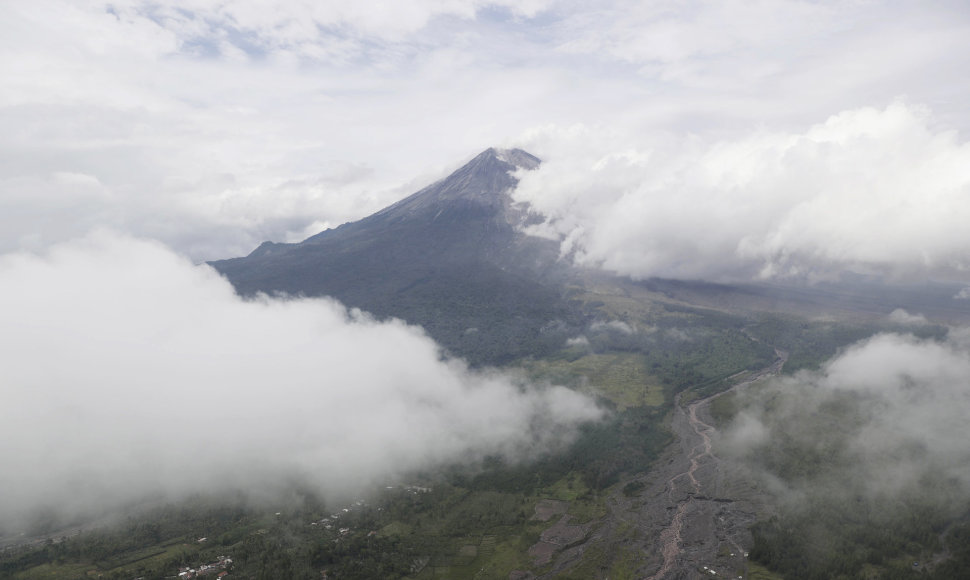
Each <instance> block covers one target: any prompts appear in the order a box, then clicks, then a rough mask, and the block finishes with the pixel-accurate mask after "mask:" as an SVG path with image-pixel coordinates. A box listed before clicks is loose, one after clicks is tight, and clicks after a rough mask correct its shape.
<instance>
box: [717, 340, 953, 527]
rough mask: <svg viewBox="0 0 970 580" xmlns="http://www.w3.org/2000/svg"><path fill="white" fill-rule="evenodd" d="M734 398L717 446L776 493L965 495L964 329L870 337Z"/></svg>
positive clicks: (944, 498) (949, 500) (944, 500)
mask: <svg viewBox="0 0 970 580" xmlns="http://www.w3.org/2000/svg"><path fill="white" fill-rule="evenodd" d="M741 404H742V408H743V409H744V410H743V411H742V412H741V413H740V414H739V416H738V417H737V419H736V420H735V422H734V425H733V427H732V428H731V429H729V430H728V431H727V433H726V435H725V438H724V441H723V450H724V451H725V452H726V453H728V454H729V455H731V456H733V457H735V458H737V459H740V460H741V461H742V462H743V464H746V465H748V466H749V467H750V468H751V469H753V472H754V473H756V474H759V475H760V476H761V477H762V478H763V480H762V481H763V482H764V483H766V485H768V488H769V489H773V490H774V491H775V492H776V493H777V494H778V496H779V497H780V498H782V499H783V500H784V499H787V500H791V501H794V502H795V503H796V504H797V503H799V502H800V500H801V498H804V497H806V496H808V497H822V496H827V497H829V498H838V499H845V498H860V497H863V498H868V499H870V500H880V501H885V500H892V499H894V498H900V497H914V496H916V497H924V498H926V499H931V500H932V501H935V502H940V503H941V504H942V505H945V506H948V509H961V506H963V505H966V504H965V503H963V502H966V500H967V499H970V448H968V446H967V441H970V422H968V420H967V417H970V331H967V330H951V331H950V333H949V336H948V337H947V338H946V339H945V340H943V341H937V340H932V339H919V338H916V337H914V336H912V335H903V334H881V335H877V336H874V337H872V338H870V339H867V340H864V341H862V342H860V343H857V344H855V345H853V346H852V347H850V348H848V349H847V350H846V351H845V352H844V353H842V354H841V355H840V356H837V357H836V358H834V359H833V360H831V361H830V362H829V363H827V364H826V365H825V366H824V367H823V368H822V369H821V370H819V371H816V372H801V373H799V374H797V375H795V376H794V377H788V378H784V379H778V380H775V381H774V382H773V383H772V384H770V385H768V386H767V387H765V388H753V389H750V390H749V391H747V392H746V393H745V394H744V395H742V397H741ZM947 494H955V495H949V496H948V495H947ZM881 505H882V508H881V509H884V510H889V509H890V507H892V506H891V505H890V504H886V503H882V504H881Z"/></svg>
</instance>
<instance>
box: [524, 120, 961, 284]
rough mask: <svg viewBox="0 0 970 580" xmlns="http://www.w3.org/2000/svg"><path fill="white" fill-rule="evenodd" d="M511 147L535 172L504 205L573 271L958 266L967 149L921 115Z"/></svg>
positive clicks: (585, 134) (816, 271) (544, 139)
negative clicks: (569, 260)
mask: <svg viewBox="0 0 970 580" xmlns="http://www.w3.org/2000/svg"><path fill="white" fill-rule="evenodd" d="M523 141H524V143H525V144H526V147H529V148H532V149H534V150H536V152H537V153H538V154H539V155H540V156H545V159H546V162H545V163H544V164H543V165H542V166H541V167H540V168H539V170H538V171H535V172H529V173H527V174H524V175H522V180H521V183H520V186H519V188H518V190H517V192H516V194H515V195H516V197H517V198H519V199H520V200H524V201H529V202H530V203H532V204H533V205H534V206H535V207H536V209H538V210H539V211H540V212H542V213H544V214H546V215H547V216H549V217H550V221H549V222H548V223H547V224H544V225H543V226H541V227H540V229H541V230H543V231H544V232H545V233H546V234H549V233H554V234H557V235H559V236H560V237H561V238H562V239H563V251H564V253H567V254H569V253H574V254H575V259H576V261H578V262H580V263H583V264H599V265H602V266H603V267H605V268H608V269H611V270H615V271H617V272H620V273H622V274H627V275H631V276H635V277H648V276H666V277H675V278H722V279H724V278H734V279H737V278H742V279H743V278H751V277H765V278H771V277H799V278H804V277H816V276H826V275H830V274H831V273H833V272H837V271H838V270H840V269H845V268H849V269H860V270H863V271H878V272H885V273H890V274H899V273H901V272H920V273H923V274H926V273H933V274H943V275H956V274H959V273H960V272H962V271H964V270H966V269H967V268H968V267H970V262H968V261H967V259H966V249H967V248H968V247H970V233H968V230H967V229H966V227H965V224H966V223H967V220H968V219H970V200H968V198H967V196H966V192H967V191H970V169H968V168H970V146H968V145H967V144H966V143H965V142H964V141H962V140H960V138H959V137H958V135H957V134H956V133H954V132H952V131H945V130H939V129H937V128H935V126H934V122H933V117H932V116H931V115H930V113H929V112H928V111H927V110H926V109H925V108H923V107H918V106H912V105H908V104H905V103H903V102H894V103H893V104H891V105H889V106H887V107H885V108H882V109H875V108H862V109H856V110H851V111H845V112H842V113H839V114H838V115H834V116H832V117H830V118H828V119H827V120H826V121H825V122H823V123H819V124H816V125H813V126H811V127H809V128H808V129H807V130H804V131H802V132H795V133H778V132H768V131H755V132H753V133H749V134H748V135H746V136H744V137H740V138H737V139H730V140H708V139H702V138H698V137H689V138H680V137H670V136H667V137H664V136H661V137H659V138H643V137H641V136H640V135H639V134H636V133H631V132H625V131H619V130H617V129H615V128H609V129H600V128H597V127H574V128H571V129H568V130H565V131H564V130H561V129H557V128H550V129H543V130H539V131H535V132H533V133H531V134H527V135H525V136H524V137H523Z"/></svg>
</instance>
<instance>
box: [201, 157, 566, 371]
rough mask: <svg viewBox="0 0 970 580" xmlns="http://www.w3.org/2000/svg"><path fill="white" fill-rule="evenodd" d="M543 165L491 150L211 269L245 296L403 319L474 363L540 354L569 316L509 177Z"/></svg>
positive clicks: (551, 253) (547, 252) (550, 251)
mask: <svg viewBox="0 0 970 580" xmlns="http://www.w3.org/2000/svg"><path fill="white" fill-rule="evenodd" d="M539 163H540V160H539V159H538V158H537V157H535V156H533V155H531V154H529V153H526V152H525V151H522V150H520V149H494V148H493V149H488V150H486V151H483V152H482V153H480V154H479V155H477V156H476V157H475V158H474V159H472V160H471V161H469V162H468V163H467V164H465V165H464V166H462V167H461V168H459V169H458V170H457V171H455V172H454V173H452V174H451V175H449V176H448V177H446V178H445V179H443V180H441V181H438V182H436V183H434V184H432V185H429V186H428V187H425V188H424V189H422V190H420V191H418V192H417V193H414V194H413V195H411V196H409V197H407V198H405V199H403V200H401V201H399V202H397V203H395V204H393V205H391V206H388V207H386V208H384V209H383V210H381V211H379V212H377V213H375V214H373V215H370V216H368V217H366V218H364V219H361V220H359V221H356V222H352V223H347V224H343V225H341V226H340V227H337V228H334V229H328V230H326V231H323V232H321V233H319V234H317V235H314V236H311V237H309V238H307V239H306V240H304V241H303V242H300V243H298V244H277V243H272V242H266V243H264V244H262V245H261V246H260V247H259V248H257V249H256V250H255V251H253V252H252V253H251V254H250V255H249V256H246V257H244V258H234V259H230V260H221V261H217V262H211V265H212V266H213V267H214V268H216V269H217V270H218V271H219V272H221V273H222V274H223V275H225V276H226V277H227V278H228V279H229V280H230V281H231V282H232V284H233V285H234V286H235V288H236V291H237V292H239V293H240V294H243V295H251V294H255V293H258V292H266V293H279V292H282V293H286V294H291V295H304V296H333V297H334V298H337V299H338V300H340V301H341V302H343V303H344V304H346V305H347V306H351V307H358V308H361V309H363V310H366V311H369V312H372V313H373V314H375V315H377V316H379V317H386V316H394V317H398V318H403V319H404V320H407V321H408V322H410V323H413V324H419V325H421V326H423V327H424V328H425V329H426V330H427V331H428V333H429V334H431V336H433V337H434V338H435V339H436V340H438V341H439V342H440V343H441V344H443V345H445V346H446V347H448V348H449V349H450V350H452V351H453V352H455V353H456V354H460V355H462V356H465V357H466V358H468V359H469V360H471V361H472V362H474V363H501V362H506V361H507V360H510V359H512V358H516V357H519V356H525V355H527V354H530V353H531V354H535V353H541V352H543V351H545V350H546V348H547V347H548V348H554V347H555V346H556V345H558V344H559V343H560V342H561V337H559V338H557V337H556V336H554V335H557V334H558V333H557V332H551V331H549V330H548V329H550V328H565V327H566V326H568V325H569V324H570V321H575V320H576V317H577V314H576V313H575V312H573V309H572V308H570V307H569V306H568V305H567V303H566V302H565V301H564V300H563V299H562V297H561V287H560V284H559V283H558V282H557V281H556V280H557V278H558V274H559V273H560V272H561V271H562V269H563V268H564V266H563V265H562V264H560V263H559V261H558V259H557V258H558V244H556V243H555V242H553V241H550V240H545V239H541V238H536V237H533V236H528V235H526V234H524V233H522V231H521V227H520V226H521V225H523V224H526V223H530V222H532V221H535V220H537V219H540V216H537V215H535V214H533V213H531V212H530V211H529V209H528V208H527V207H524V206H521V205H519V204H516V203H514V202H513V200H512V197H511V191H512V190H513V189H514V188H515V186H516V185H517V183H518V180H517V179H516V177H515V175H514V174H515V172H516V171H518V170H532V169H535V168H536V167H538V166H539ZM544 329H545V330H544Z"/></svg>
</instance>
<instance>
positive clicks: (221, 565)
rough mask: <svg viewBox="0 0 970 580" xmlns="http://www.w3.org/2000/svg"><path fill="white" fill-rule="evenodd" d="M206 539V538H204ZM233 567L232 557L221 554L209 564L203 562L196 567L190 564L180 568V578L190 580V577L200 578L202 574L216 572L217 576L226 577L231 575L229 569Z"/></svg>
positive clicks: (207, 574) (206, 574) (208, 574)
mask: <svg viewBox="0 0 970 580" xmlns="http://www.w3.org/2000/svg"><path fill="white" fill-rule="evenodd" d="M202 540H205V538H202ZM230 568H232V558H228V557H226V556H219V558H218V559H217V560H216V561H215V562H212V563H209V564H201V565H199V566H198V567H196V568H191V567H189V566H183V567H181V568H179V575H178V577H179V579H180V580H189V579H190V578H199V577H201V576H210V575H213V574H215V577H216V578H225V577H226V576H228V575H229V569H230Z"/></svg>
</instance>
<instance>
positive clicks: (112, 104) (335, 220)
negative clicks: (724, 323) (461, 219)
mask: <svg viewBox="0 0 970 580" xmlns="http://www.w3.org/2000/svg"><path fill="white" fill-rule="evenodd" d="M968 27H970V14H967V11H966V10H965V9H964V7H963V5H962V3H960V2H933V3H921V4H919V5H909V4H901V3H897V2H883V1H875V2H864V3H846V2H803V1H796V0H786V1H779V2H766V3H750V2H735V1H731V2H718V3H713V2H703V1H696V2H694V1H691V2H668V1H662V2H650V3H644V2H638V1H634V0H607V1H604V2H598V3H597V4H596V6H590V5H589V4H588V3H581V2H575V1H574V0H534V1H530V2H523V1H521V0H519V1H517V2H509V1H506V0H493V1H485V0H448V1H445V2H432V1H430V0H429V1H416V2H407V3H383V4H382V5H381V7H380V10H377V9H374V7H373V6H371V5H369V4H368V3H366V2H363V3H361V2H349V1H346V0H331V1H327V2H304V1H301V0H289V1H285V2H278V3H275V4H274V5H273V7H272V9H267V8H265V7H264V6H262V5H261V4H259V3H256V2H250V1H247V0H230V1H224V0H184V1H180V2H175V3H158V2H148V1H144V0H123V1H118V2H110V3H105V2H98V1H89V2H72V1H67V0H38V1H36V2H29V3H4V5H3V6H0V39H2V40H0V74H2V75H3V78H4V83H3V85H2V87H0V122H2V123H3V126H4V127H5V128H6V130H5V131H4V132H3V134H2V135H0V251H10V250H15V249H24V248H26V249H34V250H40V249H43V248H45V247H48V246H49V245H51V244H53V243H57V242H59V241H64V240H68V239H72V238H75V237H77V236H80V235H84V234H85V233H86V232H88V231H89V230H91V229H92V228H94V227H97V226H108V227H112V228H114V229H117V230H119V231H124V232H127V233H130V234H133V235H136V236H139V237H150V238H154V239H158V240H161V241H162V242H164V243H166V244H167V245H169V246H170V247H173V248H174V249H176V251H178V252H180V253H182V254H185V255H188V256H190V257H191V258H192V259H195V260H206V259H218V258H223V257H230V256H236V255H241V254H244V253H247V252H249V251H251V250H252V249H253V248H255V247H256V246H257V245H258V244H259V243H260V242H262V241H264V240H267V239H271V240H274V241H294V240H297V239H301V238H303V237H305V236H307V235H308V234H311V233H315V232H316V231H319V230H320V229H323V228H325V227H327V226H335V225H338V224H340V223H342V222H344V221H348V220H352V219H357V218H360V217H363V216H365V215H368V214H369V213H372V212H373V211H376V210H378V209H380V208H381V207H383V206H385V205H388V204H389V203H392V202H394V201H396V200H397V199H400V198H401V197H403V196H404V195H406V194H408V193H411V192H413V191H416V190H417V189H418V188H419V187H420V186H422V185H426V184H427V183H429V182H430V181H432V180H433V179H435V178H437V177H440V176H442V175H443V173H444V172H445V171H446V170H448V169H449V168H453V167H454V164H456V163H458V162H460V161H461V160H462V159H468V158H470V157H471V156H473V155H474V154H475V153H477V152H479V151H481V150H483V149H485V148H486V147H488V146H493V145H526V146H528V145H529V144H530V143H532V141H529V139H528V135H531V134H535V130H536V129H535V128H536V127H540V128H542V127H545V128H552V129H550V130H549V131H551V133H550V134H560V135H563V134H567V133H569V132H570V131H571V129H570V127H574V126H577V125H578V126H583V127H587V128H595V127H608V128H612V130H621V129H622V131H621V132H626V133H627V134H628V135H636V136H644V135H648V136H651V137H655V136H658V135H659V136H662V135H668V136H673V141H674V143H672V144H667V145H669V146H671V147H673V148H674V149H675V151H674V152H673V153H672V155H673V156H674V157H675V159H674V161H676V157H677V154H678V151H680V150H681V149H683V148H684V147H687V146H688V145H689V144H690V143H691V142H692V140H693V139H695V138H699V139H701V140H702V143H707V144H709V145H710V144H713V143H732V142H747V140H749V139H750V138H751V132H752V131H753V130H754V129H755V128H757V127H762V128H763V129H764V133H765V136H766V138H767V137H770V136H772V135H774V136H778V137H779V138H784V137H785V136H792V135H798V134H799V133H804V131H805V129H804V128H805V127H808V126H810V125H811V124H812V123H817V122H820V121H822V120H824V119H825V118H826V117H828V116H830V115H833V114H837V113H838V112H840V111H850V112H854V111H859V110H861V108H862V107H866V106H874V107H877V108H878V109H882V108H884V107H886V105H887V104H889V103H891V102H892V101H893V99H895V98H897V97H899V96H901V95H903V96H905V97H906V99H907V102H911V103H923V104H925V105H927V106H928V107H930V108H931V109H932V110H933V112H934V115H935V119H937V120H938V122H939V123H940V125H941V126H943V127H947V128H952V129H954V130H956V131H961V130H962V131H966V130H967V129H968V128H970V117H968V116H967V113H966V110H965V109H966V108H965V107H963V106H962V104H963V103H965V102H966V96H967V94H968V92H970V80H967V78H968V77H967V75H965V74H963V72H964V71H965V70H967V65H968V63H967V59H968V56H967V55H970V40H968V39H970V34H968V33H967V30H968ZM847 114H852V113H847ZM879 121H880V122H887V123H891V122H892V119H891V118H888V117H879ZM931 132H933V133H934V134H937V133H940V131H939V130H938V128H935V127H933V128H931ZM523 134H525V135H526V138H523V137H522V135H523ZM604 138H605V137H604ZM626 141H628V140H624V139H619V140H618V141H614V143H615V144H616V145H617V146H616V147H613V148H612V149H610V148H605V149H604V148H597V147H595V146H593V147H592V149H591V150H590V151H587V152H585V153H583V154H582V156H583V157H585V158H587V159H594V163H595V160H599V159H603V158H604V157H606V156H613V157H622V156H623V155H625V154H626V153H627V152H628V151H629V150H631V149H632V150H634V152H637V151H640V152H642V151H643V150H645V149H648V148H649V147H648V145H652V142H645V141H644V140H643V139H642V137H640V138H638V139H634V140H632V142H626ZM645 143H646V144H645ZM574 145H577V144H576V143H574ZM592 145H595V144H592ZM620 145H622V147H621V146H620ZM667 145H664V147H663V148H666V147H667ZM750 145H751V146H755V147H757V144H750ZM764 146H765V147H775V148H776V149H777V148H779V147H783V145H779V144H775V145H771V144H765V145H764ZM537 153H543V154H544V153H545V151H537ZM698 155H700V153H698ZM544 156H545V157H547V158H548V159H550V160H552V157H551V156H548V155H544ZM874 161H877V162H887V161H889V160H887V159H875V160H874ZM614 166H616V167H617V168H618V170H622V171H626V170H627V169H625V168H624V165H623V163H622V162H619V161H617V162H615V163H614ZM585 167H586V168H588V164H587V166H585ZM886 169H888V170H890V172H892V170H893V168H892V167H887V168H886ZM871 170H872V171H873V172H875V173H879V172H880V171H882V168H879V169H876V168H874V167H873V168H871ZM864 175H865V174H864V172H860V174H859V175H858V176H857V177H856V179H855V181H858V180H859V179H862V177H863V176H864ZM583 179H586V180H587V181H588V178H580V182H577V183H571V184H567V185H568V187H569V188H570V189H576V188H577V187H579V185H580V184H581V183H582V182H583ZM618 179H622V178H618ZM675 185H676V182H675ZM698 186H704V184H703V183H701V184H698ZM722 194H723V196H725V197H729V196H730V195H731V192H730V191H728V192H722ZM678 195H680V194H678ZM705 203H712V204H714V205H717V204H724V203H726V202H725V201H724V200H721V199H713V200H710V201H708V200H705ZM630 209H633V210H635V209H637V208H630ZM730 219H731V216H730V215H729V216H727V217H726V218H725V220H730ZM719 225H720V224H719ZM728 227H730V224H728ZM724 237H726V238H727V239H728V241H732V240H733V241H736V240H734V238H733V237H732V236H731V235H730V233H727V234H724ZM721 241H722V239H721V238H720V237H718V236H713V237H712V239H707V240H703V241H702V242H699V243H702V244H718V243H720V242H721ZM604 243H605V242H604ZM753 243H754V244H755V247H754V248H753V249H752V251H753V252H759V251H760V252H767V253H770V252H772V251H773V249H772V248H771V247H761V246H770V244H771V241H770V240H768V241H761V240H754V241H753ZM759 244H761V245H760V246H759ZM648 249H649V248H648ZM687 250H690V248H689V247H688V248H687ZM597 251H599V250H598V247H597V248H591V249H590V252H591V253H593V254H595V253H596V252H597ZM651 251H653V250H652V249H651ZM688 256H689V254H688ZM772 260H773V261H775V262H777V261H778V260H775V259H774V258H772ZM622 261H623V262H624V263H626V262H629V261H630V260H629V259H626V258H623V259H622ZM641 261H642V262H644V263H646V264H649V263H650V262H655V261H656V259H655V258H652V257H650V256H648V257H646V258H643V259H642V260H641ZM641 266H642V265H641ZM668 266H669V265H668ZM639 267H640V266H638V268H639ZM781 268H782V270H784V269H785V268H784V265H782V266H781ZM667 269H668V270H673V271H677V270H684V271H689V268H677V267H668V268H667Z"/></svg>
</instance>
